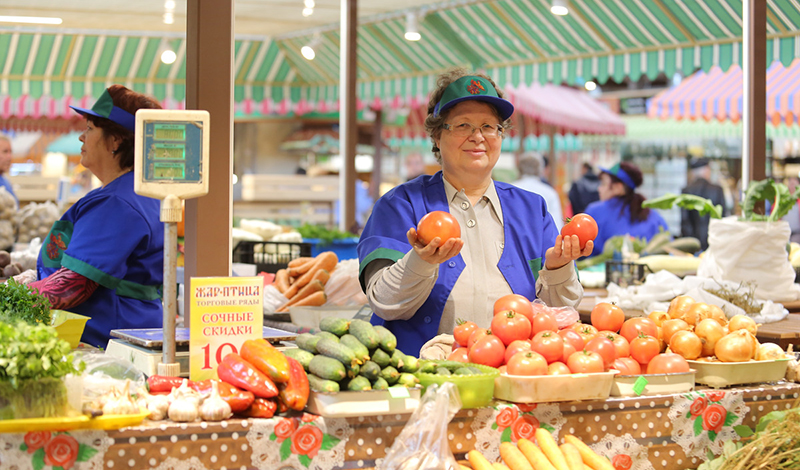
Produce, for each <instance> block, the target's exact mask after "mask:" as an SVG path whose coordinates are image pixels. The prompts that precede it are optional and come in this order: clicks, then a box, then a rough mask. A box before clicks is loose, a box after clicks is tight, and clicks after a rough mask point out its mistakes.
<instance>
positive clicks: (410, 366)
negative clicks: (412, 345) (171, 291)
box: [403, 355, 419, 374]
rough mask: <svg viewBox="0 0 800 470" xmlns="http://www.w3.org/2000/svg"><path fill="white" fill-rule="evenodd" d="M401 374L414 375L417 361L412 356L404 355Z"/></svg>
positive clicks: (417, 367)
mask: <svg viewBox="0 0 800 470" xmlns="http://www.w3.org/2000/svg"><path fill="white" fill-rule="evenodd" d="M403 362H404V364H403V372H409V373H412V374H413V373H414V372H416V371H417V369H419V359H417V358H416V357H414V356H409V355H406V358H405V361H403Z"/></svg>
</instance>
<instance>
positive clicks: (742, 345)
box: [714, 317, 758, 362]
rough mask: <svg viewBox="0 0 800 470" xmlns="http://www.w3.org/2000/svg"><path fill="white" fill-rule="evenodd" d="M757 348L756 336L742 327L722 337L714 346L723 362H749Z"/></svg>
mask: <svg viewBox="0 0 800 470" xmlns="http://www.w3.org/2000/svg"><path fill="white" fill-rule="evenodd" d="M734 318H735V317H734ZM732 322H733V319H731V323H732ZM757 348H758V341H756V337H755V336H753V335H752V334H751V333H750V332H749V331H748V330H746V329H740V330H736V331H733V332H731V333H728V334H727V335H725V336H723V337H722V338H720V339H719V341H717V344H716V345H715V346H714V354H715V355H716V356H717V359H719V360H720V361H722V362H747V361H749V360H750V359H752V358H753V357H755V355H756V352H757V351H758V349H757Z"/></svg>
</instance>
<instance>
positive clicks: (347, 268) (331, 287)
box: [325, 258, 367, 307]
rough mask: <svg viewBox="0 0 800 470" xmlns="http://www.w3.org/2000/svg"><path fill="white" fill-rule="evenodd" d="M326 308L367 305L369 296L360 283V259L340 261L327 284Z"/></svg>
mask: <svg viewBox="0 0 800 470" xmlns="http://www.w3.org/2000/svg"><path fill="white" fill-rule="evenodd" d="M325 295H327V296H328V300H327V302H325V305H326V306H330V305H336V306H339V307H346V306H349V305H366V304H367V295H366V294H364V291H363V290H361V284H360V283H359V282H358V259H355V258H354V259H346V260H344V261H339V264H337V265H336V269H334V270H333V272H331V277H330V279H328V282H326V283H325Z"/></svg>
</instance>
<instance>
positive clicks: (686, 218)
mask: <svg viewBox="0 0 800 470" xmlns="http://www.w3.org/2000/svg"><path fill="white" fill-rule="evenodd" d="M689 168H690V174H691V177H692V180H691V183H689V185H688V186H686V187H685V188H683V190H682V191H681V192H682V193H683V194H694V195H695V196H700V197H703V198H706V199H709V200H711V202H712V203H713V204H714V205H716V204H719V205H721V206H722V215H723V217H724V216H726V215H728V211H727V208H726V206H725V192H724V191H723V190H722V186H720V185H717V184H714V183H712V182H711V181H710V179H711V167H710V166H709V164H708V159H705V158H698V159H697V160H694V161H693V162H691V163H690V164H689ZM709 220H711V216H710V215H700V213H699V212H698V211H694V210H687V209H681V235H682V236H684V237H694V238H696V239H698V240H700V248H702V249H703V250H705V249H706V248H708V222H709Z"/></svg>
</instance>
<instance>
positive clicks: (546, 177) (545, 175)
mask: <svg viewBox="0 0 800 470" xmlns="http://www.w3.org/2000/svg"><path fill="white" fill-rule="evenodd" d="M539 179H541V180H542V183H544V184H546V185H548V186H550V187H552V186H553V184H552V183H550V159H549V158H547V157H546V156H545V155H542V174H541V177H540V178H539Z"/></svg>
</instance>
